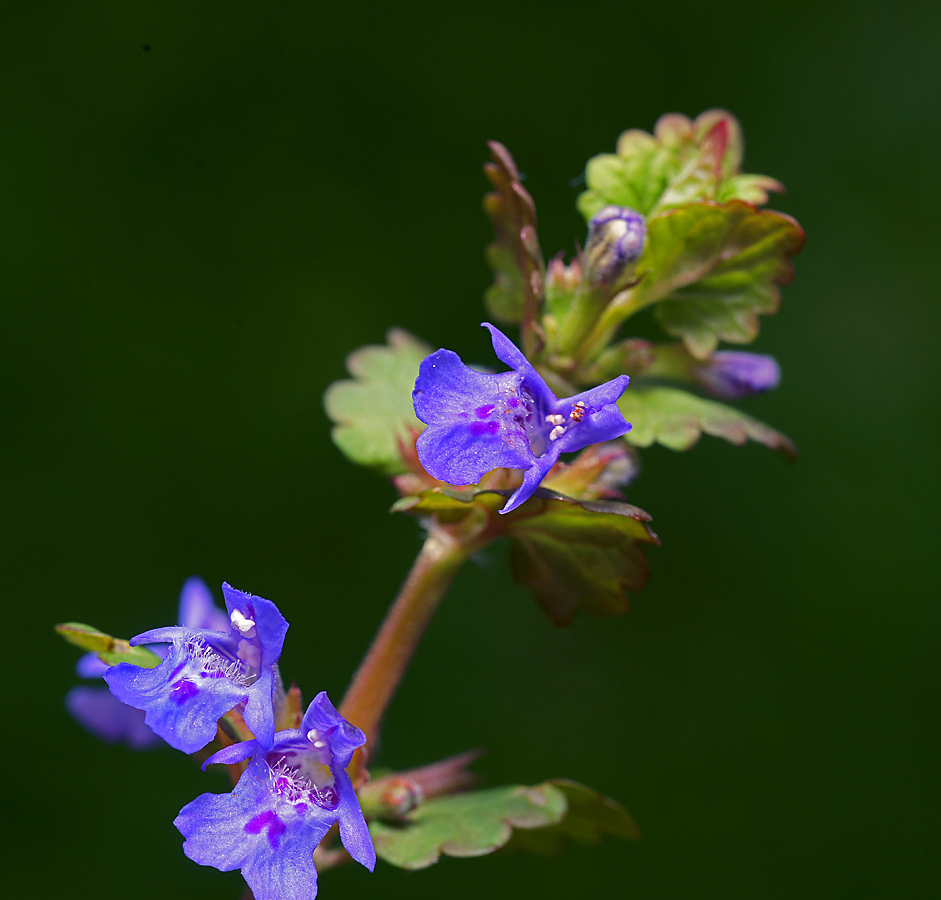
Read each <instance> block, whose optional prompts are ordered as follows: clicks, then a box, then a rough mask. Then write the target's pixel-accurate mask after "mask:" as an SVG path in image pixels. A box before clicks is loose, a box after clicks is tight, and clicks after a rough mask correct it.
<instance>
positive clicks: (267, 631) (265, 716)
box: [104, 584, 288, 753]
mask: <svg viewBox="0 0 941 900" xmlns="http://www.w3.org/2000/svg"><path fill="white" fill-rule="evenodd" d="M222 593H223V596H224V597H225V605H226V609H227V611H228V614H229V615H228V618H227V619H226V620H224V622H223V623H222V624H223V627H226V628H227V629H228V633H226V632H224V631H223V630H222V629H221V628H220V629H218V630H216V629H215V628H211V629H210V628H192V627H187V626H185V625H180V626H171V627H167V628H155V629H153V630H152V631H145V632H144V633H143V634H139V635H137V637H135V638H132V639H131V644H132V645H135V646H136V645H138V644H151V643H169V644H170V647H169V648H168V649H167V651H166V656H165V657H164V660H163V662H162V663H161V664H160V665H159V666H157V667H156V668H154V669H142V668H140V667H139V666H134V665H131V664H130V663H120V664H119V665H117V666H114V667H113V668H111V669H109V670H108V671H107V672H106V673H105V676H104V678H105V681H107V682H108V686H109V687H110V688H111V693H113V694H114V695H115V697H117V698H118V699H119V700H121V701H122V702H123V703H127V704H128V705H129V706H133V707H136V708H137V709H143V710H145V712H146V716H145V721H146V722H147V724H148V725H149V726H150V727H151V728H152V729H153V730H154V731H155V732H156V733H157V734H159V735H160V737H162V738H163V739H164V740H165V741H166V742H167V743H168V744H170V745H171V746H172V747H176V748H177V749H178V750H182V751H183V752H184V753H193V752H195V751H196V750H199V749H201V748H202V747H205V746H206V744H208V743H209V742H210V741H211V740H212V739H213V738H214V737H215V735H216V723H217V722H218V720H219V719H220V718H221V717H222V716H223V715H225V714H226V713H227V712H228V711H229V710H230V709H232V708H234V707H236V706H239V705H243V712H242V715H243V717H244V719H245V724H246V725H247V726H248V727H249V728H250V729H251V731H252V734H253V735H254V736H255V738H256V739H257V740H258V741H259V743H261V744H262V745H264V746H271V742H272V741H273V740H274V708H273V705H272V694H273V692H274V691H275V689H276V688H277V689H281V678H280V675H278V673H277V667H276V663H277V661H278V657H279V656H280V655H281V647H282V645H283V644H284V635H285V633H286V632H287V630H288V623H287V622H286V621H285V620H284V617H283V616H282V615H281V613H280V612H278V608H277V607H276V606H275V605H274V604H273V603H272V602H271V601H270V600H265V599H263V598H262V597H253V596H252V595H251V594H246V593H244V592H242V591H239V590H236V589H235V588H233V587H231V586H230V585H228V584H223V585H222Z"/></svg>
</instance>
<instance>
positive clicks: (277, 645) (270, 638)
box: [222, 584, 288, 668]
mask: <svg viewBox="0 0 941 900" xmlns="http://www.w3.org/2000/svg"><path fill="white" fill-rule="evenodd" d="M222 594H223V596H224V597H225V608H226V609H227V610H228V612H229V616H232V614H233V613H234V612H238V614H239V615H240V616H242V617H243V618H244V619H245V620H250V621H251V622H253V623H254V625H255V630H256V631H257V642H258V646H259V648H260V650H261V668H265V667H267V666H272V665H274V664H275V663H276V662H277V661H278V658H279V657H280V656H281V649H282V647H283V646H284V636H285V634H287V630H288V623H287V621H286V620H285V618H284V616H282V615H281V612H280V611H279V610H278V607H277V606H275V605H274V604H273V603H272V602H271V601H270V600H265V598H264V597H256V596H255V595H254V594H247V593H245V591H240V590H238V589H237V588H234V587H232V585H230V584H223V585H222Z"/></svg>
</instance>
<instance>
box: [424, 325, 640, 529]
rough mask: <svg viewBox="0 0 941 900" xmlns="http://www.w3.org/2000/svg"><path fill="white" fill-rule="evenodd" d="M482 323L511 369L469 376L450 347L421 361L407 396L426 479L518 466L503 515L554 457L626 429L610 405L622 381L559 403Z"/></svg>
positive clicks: (473, 477) (466, 479) (469, 477)
mask: <svg viewBox="0 0 941 900" xmlns="http://www.w3.org/2000/svg"><path fill="white" fill-rule="evenodd" d="M483 326H484V328H489V329H490V334H491V337H492V339H493V350H494V352H495V353H496V355H497V357H498V358H499V359H500V360H501V361H502V362H504V363H506V364H507V365H508V366H510V367H511V369H512V370H513V371H511V372H502V373H500V374H497V375H485V374H483V373H481V372H475V371H474V370H473V369H470V368H468V367H467V366H465V365H464V363H462V362H461V359H460V357H459V356H458V355H457V354H456V353H453V352H452V351H450V350H438V351H437V352H436V353H432V354H431V355H430V356H428V357H426V358H425V359H424V360H422V364H421V366H420V368H419V371H418V380H417V381H416V382H415V390H414V391H413V392H412V399H413V401H414V403H415V415H417V416H418V418H419V419H421V420H422V422H424V423H425V424H427V425H428V428H426V429H425V430H424V431H423V432H422V433H421V434H420V435H419V437H418V444H417V449H418V458H419V459H420V460H421V464H422V465H423V466H424V467H425V470H426V471H427V472H428V474H429V475H431V476H432V477H433V478H437V479H439V480H441V481H445V482H447V483H448V484H455V485H456V484H476V483H477V482H478V481H480V479H481V478H482V477H483V475H484V474H486V473H487V472H489V471H490V470H491V469H496V468H498V467H500V466H504V467H506V468H508V469H525V473H524V475H523V483H522V485H521V486H520V487H519V488H517V490H516V492H515V493H514V494H513V496H512V497H510V500H509V502H508V503H507V504H506V506H504V507H503V509H502V510H501V512H504V513H508V512H510V511H511V510H513V509H516V507H517V506H519V505H520V504H521V503H522V502H523V501H524V500H527V499H528V498H529V497H531V496H532V495H533V492H534V491H535V490H536V488H537V487H538V486H539V483H540V482H541V481H542V479H543V478H545V477H546V474H547V473H548V472H549V470H550V469H551V468H552V466H553V465H555V463H556V461H557V460H558V458H559V454H560V453H571V452H574V451H576V450H581V449H582V448H583V447H587V446H588V445H589V444H598V443H601V442H603V441H610V440H613V439H614V438H617V437H620V436H621V435H622V434H626V433H627V431H628V430H629V429H630V427H631V426H630V425H629V424H628V423H627V422H625V421H624V416H622V415H621V412H620V410H619V409H618V408H617V406H616V405H615V404H616V402H617V399H618V398H619V397H620V396H621V394H623V393H624V390H625V388H626V387H627V383H628V377H627V375H620V376H618V377H617V378H615V379H614V380H613V381H608V382H606V383H605V384H602V385H600V386H599V387H596V388H592V389H591V390H590V391H585V392H583V393H581V394H575V395H574V396H572V397H565V398H564V399H561V400H560V399H559V398H557V397H556V396H555V394H553V393H552V391H550V390H549V388H548V386H547V385H546V383H545V381H543V379H542V376H541V375H540V374H539V373H538V372H537V371H536V370H535V369H534V368H533V367H532V365H530V363H529V362H528V361H527V360H526V357H524V356H523V354H522V353H521V352H520V350H519V349H518V348H517V347H516V346H515V345H514V344H513V342H512V341H511V340H510V339H509V338H508V337H506V335H504V334H503V333H502V332H501V331H500V330H499V329H497V328H495V327H494V326H493V325H491V324H490V323H488V322H484V323H483Z"/></svg>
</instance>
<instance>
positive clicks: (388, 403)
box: [324, 328, 431, 475]
mask: <svg viewBox="0 0 941 900" xmlns="http://www.w3.org/2000/svg"><path fill="white" fill-rule="evenodd" d="M386 341H387V343H386V344H385V345H380V346H367V347H360V348H359V349H358V350H355V351H353V353H351V354H350V355H349V356H348V357H347V359H346V367H347V369H348V370H349V373H350V374H351V375H352V376H353V380H346V381H335V382H334V383H333V384H331V385H330V387H328V388H327V391H326V393H325V394H324V407H325V408H326V411H327V415H328V416H329V417H330V418H331V419H332V420H333V421H334V422H335V423H336V425H335V427H334V429H333V432H332V435H333V441H334V443H335V444H336V445H337V446H338V447H339V448H340V449H341V450H342V451H343V453H345V454H346V456H348V457H349V458H350V459H351V460H352V461H353V462H355V463H359V464H360V465H362V466H368V467H370V468H373V469H376V470H378V471H379V472H381V473H383V474H384V475H399V474H401V473H403V472H404V471H405V470H406V469H405V465H404V463H403V461H402V454H401V452H400V451H399V441H405V440H409V439H410V434H416V433H418V432H420V431H422V430H423V429H424V427H425V426H424V425H423V424H422V423H421V422H419V421H418V419H417V418H416V417H415V410H414V408H413V406H412V390H413V389H414V387H415V379H416V378H417V377H418V366H419V364H420V363H421V361H422V360H423V359H424V358H425V357H426V356H427V355H428V354H429V353H430V352H431V348H430V347H429V346H428V345H427V344H425V343H424V342H423V341H420V340H419V339H418V338H416V337H415V336H414V335H411V334H409V333H408V332H407V331H402V330H401V329H399V328H392V329H390V330H389V332H388V334H387V335H386Z"/></svg>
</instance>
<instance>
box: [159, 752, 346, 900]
mask: <svg viewBox="0 0 941 900" xmlns="http://www.w3.org/2000/svg"><path fill="white" fill-rule="evenodd" d="M270 784H271V782H270V778H269V769H268V767H267V765H266V764H265V763H264V762H263V761H262V760H261V759H258V758H256V760H255V761H254V762H253V763H252V764H251V765H250V766H249V767H248V768H247V769H246V770H245V772H243V773H242V777H241V778H240V779H239V782H238V784H237V785H236V786H235V788H234V789H233V790H232V792H231V793H229V794H202V795H201V796H199V797H197V798H196V799H195V800H193V801H192V802H191V803H188V804H187V805H186V806H184V807H183V809H181V810H180V814H179V815H178V816H177V817H176V819H175V820H174V823H173V824H174V825H176V827H177V828H178V829H179V830H180V832H181V833H182V834H183V836H184V837H185V838H186V841H185V842H184V844H183V852H184V853H185V854H186V855H187V856H188V857H189V858H190V859H192V860H194V861H195V862H198V863H200V865H204V866H214V867H215V868H217V869H220V870H221V871H223V872H228V871H231V870H232V869H241V870H242V875H243V877H244V878H245V880H246V881H247V882H248V885H249V887H250V888H251V889H252V892H253V893H254V895H255V900H294V898H300V897H304V898H312V897H314V896H315V895H316V893H317V870H316V868H315V867H314V860H313V851H314V847H315V846H316V845H317V844H319V843H320V841H321V840H322V839H323V836H324V835H325V834H326V833H327V831H328V830H329V828H330V825H331V824H332V817H330V816H317V815H307V816H300V815H298V814H297V813H296V812H295V811H294V810H293V809H292V808H291V807H290V806H289V805H288V804H286V803H282V802H279V800H278V797H277V796H276V795H275V794H274V792H273V791H272V790H271V789H270Z"/></svg>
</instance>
